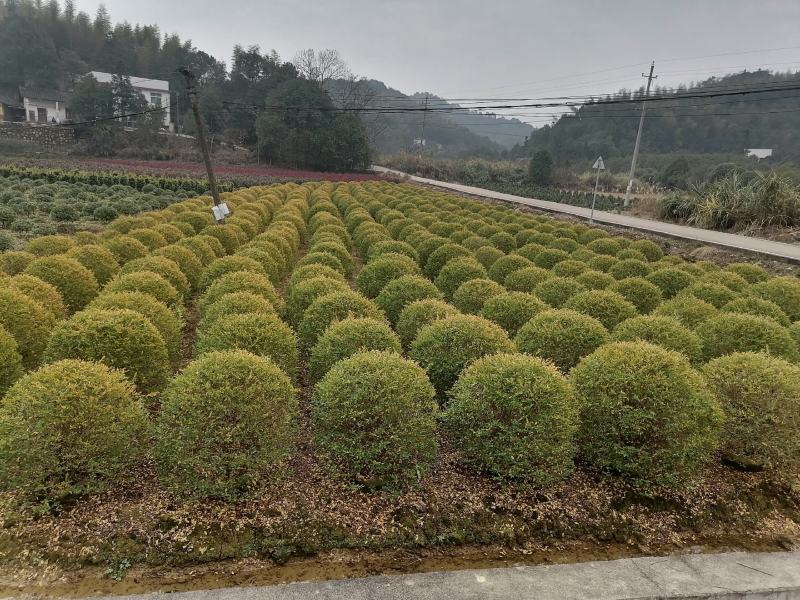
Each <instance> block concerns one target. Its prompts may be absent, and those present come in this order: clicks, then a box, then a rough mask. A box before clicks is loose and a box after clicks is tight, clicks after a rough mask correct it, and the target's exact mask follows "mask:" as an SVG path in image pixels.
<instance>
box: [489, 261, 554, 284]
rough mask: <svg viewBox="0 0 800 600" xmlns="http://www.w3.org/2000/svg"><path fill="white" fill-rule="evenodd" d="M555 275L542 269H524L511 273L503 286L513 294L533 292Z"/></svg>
mask: <svg viewBox="0 0 800 600" xmlns="http://www.w3.org/2000/svg"><path fill="white" fill-rule="evenodd" d="M564 262H567V261H564ZM553 275H554V273H552V272H551V271H548V270H547V269H543V268H541V267H523V268H522V269H518V270H516V271H513V272H512V273H509V274H508V277H506V279H505V281H504V282H503V285H505V287H506V288H507V289H508V290H509V291H511V292H533V291H534V290H535V289H536V286H538V285H539V284H540V283H542V282H543V281H547V280H548V279H551V278H552V277H553Z"/></svg>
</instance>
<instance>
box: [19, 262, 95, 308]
mask: <svg viewBox="0 0 800 600" xmlns="http://www.w3.org/2000/svg"><path fill="white" fill-rule="evenodd" d="M24 272H25V273H27V274H28V275H33V276H34V277H38V278H39V279H41V280H42V281H46V282H47V283H49V284H52V285H53V286H55V287H56V288H58V291H59V292H60V293H61V297H62V298H63V299H64V302H65V303H66V305H67V308H68V309H69V311H70V312H74V311H76V310H80V309H82V308H83V307H84V306H86V305H87V304H88V303H89V302H90V301H91V300H92V298H94V297H95V296H96V295H97V291H98V289H99V286H98V284H97V279H95V277H94V275H92V272H91V271H90V270H89V269H87V268H86V267H84V266H83V265H82V264H81V263H79V262H78V261H77V260H75V259H73V258H67V257H66V256H46V257H44V258H37V259H36V260H34V261H33V262H32V263H30V264H29V265H28V266H27V267H25V271H24Z"/></svg>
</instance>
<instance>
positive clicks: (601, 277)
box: [574, 269, 617, 290]
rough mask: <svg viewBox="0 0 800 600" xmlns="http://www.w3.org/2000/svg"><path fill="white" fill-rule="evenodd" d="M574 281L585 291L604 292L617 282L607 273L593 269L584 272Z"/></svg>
mask: <svg viewBox="0 0 800 600" xmlns="http://www.w3.org/2000/svg"><path fill="white" fill-rule="evenodd" d="M574 279H575V281H577V282H578V283H580V284H581V285H582V286H583V287H584V288H586V289H587V290H604V289H606V288H608V287H610V286H611V285H613V284H614V283H615V282H616V281H617V280H616V279H614V278H613V277H612V276H611V275H609V274H608V273H603V272H602V271H595V270H594V269H589V270H588V271H584V272H583V273H581V274H580V275H577V276H576V277H575V278H574Z"/></svg>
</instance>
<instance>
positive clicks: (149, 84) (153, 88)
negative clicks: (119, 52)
mask: <svg viewBox="0 0 800 600" xmlns="http://www.w3.org/2000/svg"><path fill="white" fill-rule="evenodd" d="M89 75H91V76H92V77H94V78H95V79H96V80H97V81H98V83H111V79H112V77H113V75H112V74H111V73H103V72H102V71H92V72H91V73H89ZM128 79H129V80H130V82H131V87H133V89H135V90H136V91H137V92H139V93H140V94H141V95H142V96H144V98H145V100H147V103H148V104H149V105H150V106H151V107H153V108H156V107H158V106H169V104H170V98H169V81H164V80H163V79H151V78H147V77H130V76H129V77H128ZM164 127H167V128H168V129H170V130H172V127H173V125H172V118H171V116H170V110H169V109H168V108H167V109H165V110H164Z"/></svg>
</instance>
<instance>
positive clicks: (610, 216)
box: [372, 166, 800, 262]
mask: <svg viewBox="0 0 800 600" xmlns="http://www.w3.org/2000/svg"><path fill="white" fill-rule="evenodd" d="M372 169H373V170H375V171H377V172H378V173H386V174H390V175H399V176H405V177H408V178H409V179H410V180H411V181H414V182H417V183H425V184H428V185H433V186H436V187H440V188H443V189H447V190H453V191H456V192H462V193H464V194H472V195H474V196H482V197H484V198H492V199H494V200H504V201H506V202H513V203H515V204H524V205H525V206H531V207H533V208H538V209H540V210H545V211H549V212H556V213H562V214H566V215H572V216H575V217H580V218H582V219H587V220H588V219H589V214H590V212H591V211H590V210H589V209H588V208H583V207H580V206H572V205H570V204H561V203H559V202H549V201H547V200H536V199H534V198H525V197H524V196H514V195H513V194H504V193H502V192H495V191H493V190H485V189H483V188H478V187H472V186H470V185H461V184H460V183H448V182H446V181H437V180H435V179H426V178H425V177H417V176H415V175H407V174H406V173H402V172H401V171H396V170H394V169H387V168H385V167H378V166H373V167H372ZM594 220H595V222H597V223H602V224H606V225H616V226H618V227H628V228H631V229H638V230H641V231H649V232H651V233H658V234H660V235H666V236H669V237H674V238H681V239H685V240H695V241H698V242H702V243H704V244H711V245H713V246H721V247H724V248H733V249H735V250H744V251H746V252H754V253H756V254H761V255H763V256H768V257H770V258H777V259H780V260H786V261H789V262H800V245H795V244H784V243H782V242H772V241H770V240H764V239H759V238H754V237H747V236H744V235H735V234H732V233H723V232H721V231H712V230H710V229H699V228H697V227H687V226H685V225H676V224H674V223H664V222H661V221H653V220H650V219H640V218H639V217H631V216H628V215H618V214H616V213H610V212H604V211H600V210H596V211H594Z"/></svg>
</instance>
